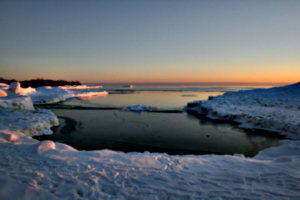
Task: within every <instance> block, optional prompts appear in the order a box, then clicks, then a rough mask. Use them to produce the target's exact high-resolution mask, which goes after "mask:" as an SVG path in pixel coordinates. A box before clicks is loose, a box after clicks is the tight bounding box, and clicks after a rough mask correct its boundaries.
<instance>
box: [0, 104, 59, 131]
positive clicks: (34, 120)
mask: <svg viewBox="0 0 300 200" xmlns="http://www.w3.org/2000/svg"><path fill="white" fill-rule="evenodd" d="M58 125H59V122H58V119H57V117H56V116H55V115H54V114H53V113H52V111H51V110H15V109H0V130H13V131H19V132H22V133H24V134H26V135H27V136H38V135H50V134H52V133H53V132H52V130H51V127H53V126H58Z"/></svg>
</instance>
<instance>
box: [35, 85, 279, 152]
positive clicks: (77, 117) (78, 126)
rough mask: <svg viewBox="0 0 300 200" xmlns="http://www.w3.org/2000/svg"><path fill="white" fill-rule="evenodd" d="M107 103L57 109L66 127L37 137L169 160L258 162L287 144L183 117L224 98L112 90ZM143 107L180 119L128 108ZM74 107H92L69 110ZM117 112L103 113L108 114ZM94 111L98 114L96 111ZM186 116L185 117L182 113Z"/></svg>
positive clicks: (98, 99)
mask: <svg viewBox="0 0 300 200" xmlns="http://www.w3.org/2000/svg"><path fill="white" fill-rule="evenodd" d="M110 93H111V94H109V95H107V96H105V97H94V98H87V99H77V98H75V99H71V100H69V101H67V102H63V103H60V104H59V106H60V108H64V109H57V108H53V109H52V110H53V112H54V113H55V114H56V115H57V116H59V118H60V122H61V126H59V127H57V128H56V129H55V133H54V134H53V135H51V136H42V137H36V139H40V140H44V139H50V140H53V141H57V142H62V143H66V144H69V145H71V146H73V147H75V148H77V149H85V150H97V149H112V150H117V151H124V152H131V151H135V152H144V151H150V152H166V153H169V154H205V153H216V154H234V153H242V154H244V155H246V156H254V155H255V154H257V153H258V152H259V151H260V150H262V149H265V148H268V147H271V146H278V145H280V140H281V139H283V137H282V136H279V135H273V134H272V135H271V134H270V133H269V132H266V131H253V130H242V129H239V128H237V124H233V123H228V122H215V121H212V120H208V119H203V118H199V117H198V116H196V115H194V114H191V113H187V112H185V111H183V107H184V106H185V105H186V103H187V102H190V101H194V100H206V99H207V98H208V96H215V95H221V94H223V92H216V91H211V92H203V91H199V90H198V91H192V90H182V91H179V90H176V91H170V90H169V91H166V90H150V91H149V90H138V89H136V88H135V89H111V91H110ZM136 104H144V105H148V106H151V107H155V108H156V109H157V110H165V109H167V110H176V111H178V112H177V113H165V112H131V111H129V110H128V109H127V107H128V106H131V105H136ZM69 106H81V107H83V108H85V107H88V108H89V110H84V109H80V110H78V109H68V108H69ZM108 107H110V108H116V109H108V110H106V109H103V108H108ZM93 108H95V109H93ZM179 111H181V112H179Z"/></svg>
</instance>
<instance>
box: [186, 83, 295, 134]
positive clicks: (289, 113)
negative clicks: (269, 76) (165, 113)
mask: <svg viewBox="0 0 300 200" xmlns="http://www.w3.org/2000/svg"><path fill="white" fill-rule="evenodd" d="M186 110H194V111H197V112H198V113H199V114H204V115H205V116H207V117H209V118H212V119H222V120H231V121H236V122H239V123H241V125H240V127H242V128H258V129H266V130H270V131H277V132H280V133H283V134H286V135H289V136H292V135H294V136H295V135H297V136H299V135H300V83H297V84H293V85H289V86H285V87H276V88H271V89H254V90H245V91H238V92H228V93H225V94H224V95H221V96H216V97H210V98H209V100H208V101H195V102H190V103H188V105H187V106H186Z"/></svg>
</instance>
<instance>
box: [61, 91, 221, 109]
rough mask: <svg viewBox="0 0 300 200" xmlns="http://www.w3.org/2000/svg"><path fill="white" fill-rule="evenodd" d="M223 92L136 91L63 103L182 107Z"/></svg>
mask: <svg viewBox="0 0 300 200" xmlns="http://www.w3.org/2000/svg"><path fill="white" fill-rule="evenodd" d="M221 94H223V92H170V91H167V92H162V91H138V92H133V93H125V94H120V93H117V94H109V95H107V96H104V97H103V96H102V97H94V98H87V99H71V100H69V101H66V102H64V103H62V104H63V105H80V106H95V107H97V106H116V107H127V106H132V105H136V104H144V105H147V106H152V107H158V108H161V109H165V108H183V107H184V106H185V105H186V104H187V102H191V101H196V100H206V99H207V98H208V96H217V95H221Z"/></svg>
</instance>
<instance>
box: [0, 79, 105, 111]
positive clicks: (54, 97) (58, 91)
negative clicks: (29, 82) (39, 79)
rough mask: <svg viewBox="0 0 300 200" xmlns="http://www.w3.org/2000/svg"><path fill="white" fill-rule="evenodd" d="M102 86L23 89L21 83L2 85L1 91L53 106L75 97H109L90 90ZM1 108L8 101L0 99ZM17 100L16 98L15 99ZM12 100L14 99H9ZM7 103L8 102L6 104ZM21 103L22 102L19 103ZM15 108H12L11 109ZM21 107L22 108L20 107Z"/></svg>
mask: <svg viewBox="0 0 300 200" xmlns="http://www.w3.org/2000/svg"><path fill="white" fill-rule="evenodd" d="M101 87H102V86H91V87H89V86H86V85H82V86H60V87H50V86H44V87H38V88H35V89H34V88H31V87H29V88H22V87H21V86H20V83H19V82H12V83H11V84H10V86H8V85H6V84H1V85H0V89H1V91H0V92H1V93H2V94H3V95H2V96H7V95H8V96H10V95H19V96H29V97H30V98H31V100H32V102H33V103H34V104H51V103H57V102H61V101H66V100H67V99H69V98H74V97H91V96H105V95H108V92H106V91H90V89H95V88H101ZM0 98H1V99H0V106H1V101H2V105H3V106H2V107H4V105H8V104H10V102H9V101H7V99H5V98H2V97H0ZM14 98H16V97H14ZM9 99H12V98H9ZM5 101H7V102H5ZM19 102H20V101H19ZM11 107H13V106H10V108H11ZM19 107H20V106H19Z"/></svg>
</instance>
